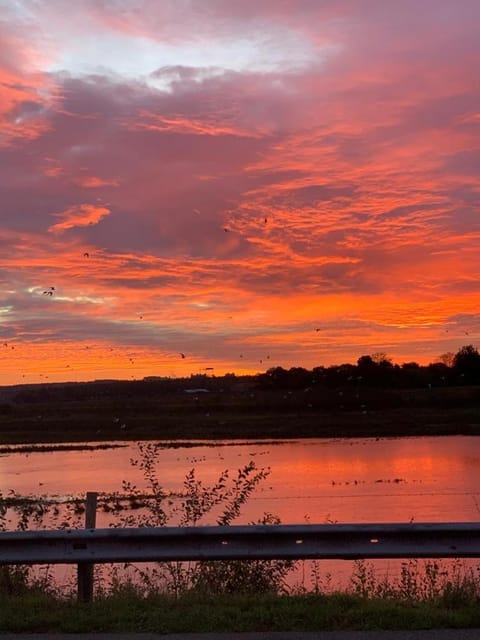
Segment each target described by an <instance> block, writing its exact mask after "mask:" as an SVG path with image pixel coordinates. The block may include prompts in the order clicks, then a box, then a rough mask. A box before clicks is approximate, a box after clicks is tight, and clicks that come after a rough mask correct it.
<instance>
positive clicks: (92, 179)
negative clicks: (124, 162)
mask: <svg viewBox="0 0 480 640" xmlns="http://www.w3.org/2000/svg"><path fill="white" fill-rule="evenodd" d="M74 182H75V183H76V184H78V185H79V186H81V187H85V188H86V189H97V188H99V187H117V186H118V184H119V182H118V180H113V179H107V178H98V177H97V176H81V177H79V178H75V179H74Z"/></svg>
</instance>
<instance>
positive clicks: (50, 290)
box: [43, 287, 55, 296]
mask: <svg viewBox="0 0 480 640" xmlns="http://www.w3.org/2000/svg"><path fill="white" fill-rule="evenodd" d="M54 291H55V287H48V289H45V291H44V292H43V295H44V296H53V292H54Z"/></svg>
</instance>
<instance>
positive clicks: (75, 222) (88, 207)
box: [48, 204, 111, 233]
mask: <svg viewBox="0 0 480 640" xmlns="http://www.w3.org/2000/svg"><path fill="white" fill-rule="evenodd" d="M110 213H111V212H110V209H108V208H107V207H101V206H99V205H95V204H80V205H75V206H73V207H70V208H69V209H66V210H65V211H62V212H61V213H56V214H55V217H57V218H61V219H62V220H61V222H57V223H56V224H54V225H52V226H51V227H49V229H48V230H49V231H51V232H53V233H58V232H61V231H65V230H67V229H74V228H75V227H87V226H89V225H94V224H98V223H99V222H100V220H102V219H103V218H105V216H108V215H109V214H110Z"/></svg>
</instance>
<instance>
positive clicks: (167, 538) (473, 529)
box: [0, 523, 480, 565]
mask: <svg viewBox="0 0 480 640" xmlns="http://www.w3.org/2000/svg"><path fill="white" fill-rule="evenodd" d="M452 557H455V558H459V557H462V558H478V557H480V523H412V524H327V525H315V524H311V525H251V526H250V525H248V526H228V527H219V526H204V527H161V528H138V529H134V528H132V529H129V528H127V529H116V528H110V529H67V530H60V531H27V532H4V533H0V565H2V564H3V565H6V564H78V563H107V562H151V561H173V560H258V559H263V560H267V559H275V558H276V559H292V560H295V559H319V560H321V559H343V560H352V559H360V558H362V559H363V558H365V559H372V558H452Z"/></svg>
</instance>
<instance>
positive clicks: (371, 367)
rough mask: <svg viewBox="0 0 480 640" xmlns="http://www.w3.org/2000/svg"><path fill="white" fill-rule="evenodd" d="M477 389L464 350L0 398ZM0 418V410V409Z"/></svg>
mask: <svg viewBox="0 0 480 640" xmlns="http://www.w3.org/2000/svg"><path fill="white" fill-rule="evenodd" d="M460 385H480V354H479V352H478V351H477V349H476V348H475V347H474V346H473V345H471V344H469V345H466V346H464V347H462V348H461V349H459V350H458V351H457V353H445V354H443V355H441V356H440V357H439V358H438V361H437V362H433V363H431V364H428V365H419V364H418V363H416V362H405V363H403V364H401V365H398V364H394V363H393V362H392V360H391V359H390V358H388V357H387V355H386V354H385V353H374V354H372V355H363V356H361V357H360V358H359V359H358V360H357V363H356V364H341V365H334V366H329V367H324V366H318V367H314V368H313V369H305V368H303V367H291V368H290V369H284V368H283V367H272V368H270V369H268V370H267V371H265V372H264V373H260V374H257V375H241V376H238V375H236V374H235V373H227V374H225V375H223V376H215V375H207V374H193V375H191V376H189V377H187V378H163V377H149V378H145V379H143V380H97V381H92V382H65V383H43V384H34V385H18V386H17V387H3V388H2V390H1V394H0V396H1V398H2V399H3V400H4V401H5V400H13V401H14V402H35V403H42V402H51V401H54V402H55V401H58V402H65V401H66V402H93V403H95V402H96V401H99V400H101V401H104V400H107V399H112V400H116V399H118V398H122V400H123V401H128V400H129V399H131V400H137V401H144V400H145V399H147V398H155V397H157V396H159V395H161V396H162V397H164V398H166V399H168V396H169V395H172V396H177V397H178V394H184V392H185V391H186V390H188V389H195V388H205V389H206V390H208V391H210V392H215V393H222V392H224V391H225V392H229V391H232V390H233V391H236V390H237V391H238V390H239V389H240V388H243V389H244V390H245V389H250V390H251V389H254V388H256V389H259V390H263V391H269V390H284V389H289V390H309V389H311V390H312V391H313V389H321V388H325V389H329V388H335V387H351V388H361V387H363V388H376V389H413V388H421V387H424V388H425V387H427V388H429V387H430V388H441V387H454V386H460ZM0 413H2V409H1V407H0Z"/></svg>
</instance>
